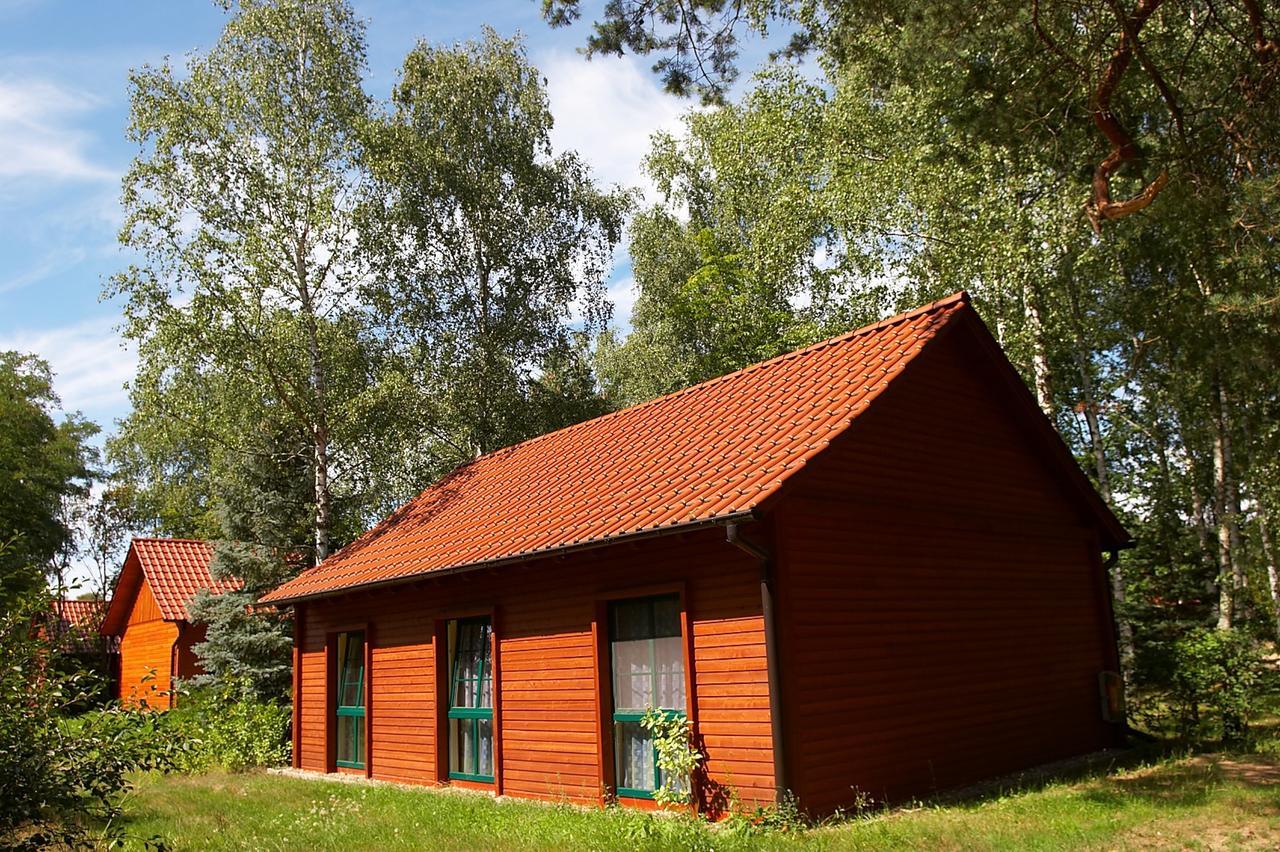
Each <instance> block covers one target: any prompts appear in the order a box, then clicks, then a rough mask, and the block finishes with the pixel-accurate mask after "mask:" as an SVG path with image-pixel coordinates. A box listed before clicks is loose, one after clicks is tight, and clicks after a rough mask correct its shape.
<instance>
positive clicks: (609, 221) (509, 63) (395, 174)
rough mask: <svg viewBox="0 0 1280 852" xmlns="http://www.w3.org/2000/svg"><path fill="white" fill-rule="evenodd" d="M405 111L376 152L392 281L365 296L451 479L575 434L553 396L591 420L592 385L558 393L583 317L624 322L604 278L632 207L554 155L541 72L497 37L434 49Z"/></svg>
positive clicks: (414, 55) (374, 214)
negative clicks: (521, 445)
mask: <svg viewBox="0 0 1280 852" xmlns="http://www.w3.org/2000/svg"><path fill="white" fill-rule="evenodd" d="M392 106H393V109H392V111H391V112H390V113H389V114H388V115H386V116H384V117H382V118H380V119H379V120H378V121H377V122H376V123H375V125H374V132H375V138H376V142H375V143H374V144H372V145H371V146H370V158H371V159H370V162H371V165H372V168H373V173H374V175H375V177H376V178H377V192H376V194H375V196H374V197H373V199H372V200H371V202H370V204H369V206H368V207H367V209H366V214H367V216H368V217H369V221H370V222H371V223H372V224H371V227H370V228H368V229H367V232H366V238H367V240H369V241H370V242H369V243H368V248H369V250H370V252H371V256H375V257H377V259H378V261H377V263H378V266H377V269H378V274H377V275H376V276H375V277H374V278H373V279H372V280H371V281H369V282H368V284H367V286H366V287H365V288H364V290H363V291H362V292H363V295H364V298H365V299H366V300H367V301H368V303H369V304H370V305H371V306H372V307H373V309H374V315H375V317H376V319H377V322H378V323H379V325H380V326H381V328H382V331H381V332H380V337H381V339H382V340H383V341H384V342H385V344H386V351H387V353H388V357H389V358H391V359H393V360H394V362H395V363H396V364H397V365H398V369H400V370H403V371H405V372H406V374H407V375H408V376H409V377H410V381H411V384H412V385H413V386H415V387H416V388H417V389H418V393H420V394H421V395H422V396H423V398H424V401H423V402H421V403H420V404H421V405H423V406H424V407H427V406H429V408H430V411H431V415H430V419H429V423H430V425H431V426H433V427H434V429H433V434H432V437H433V438H434V443H435V445H436V447H437V448H438V458H439V459H440V462H441V466H443V465H444V464H447V463H449V462H453V463H456V462H458V461H461V460H463V459H465V458H469V457H471V456H473V455H474V454H476V453H479V452H486V451H489V450H493V449H496V448H498V447H501V446H505V445H507V444H510V443H514V442H516V441H519V440H522V439H523V438H527V437H530V436H531V435H533V434H537V430H539V429H540V428H546V427H548V426H560V425H564V424H565V422H567V421H558V419H557V418H552V419H551V420H550V421H548V420H546V419H544V416H543V415H545V414H546V413H547V412H548V411H549V410H550V409H548V408H547V407H546V406H545V405H541V404H540V403H536V402H535V396H537V397H539V398H542V399H543V400H545V399H546V397H547V394H548V392H549V391H550V390H551V389H552V388H556V389H557V391H558V392H560V393H562V394H572V396H565V397H564V398H563V400H562V401H563V403H564V405H563V406H559V407H560V408H561V409H562V410H563V411H564V412H565V414H566V416H570V417H572V416H576V412H579V411H587V410H590V409H591V406H590V405H586V407H585V408H584V407H583V405H582V404H581V403H585V402H587V401H589V399H590V398H591V397H593V396H594V392H593V390H592V389H591V388H590V386H589V384H590V383H589V382H587V383H585V384H584V383H583V382H582V381H575V382H569V383H566V382H563V381H560V380H558V379H557V380H556V381H552V382H546V381H543V380H542V379H543V378H545V377H546V374H547V372H548V371H561V372H562V371H563V368H564V367H565V366H566V365H568V364H571V363H574V362H575V358H576V356H575V352H574V343H573V340H572V336H571V326H570V323H571V322H572V321H573V320H574V313H575V312H576V313H577V314H578V315H580V316H581V317H582V322H583V323H584V324H585V327H586V328H587V329H588V330H591V329H595V328H599V327H601V326H602V325H603V324H604V322H606V321H607V319H608V305H607V302H606V301H605V300H604V276H605V274H606V273H607V271H608V269H609V267H610V265H611V262H612V249H613V246H614V244H615V243H616V241H617V240H618V238H619V232H620V228H621V217H622V213H623V211H624V209H625V207H626V196H625V195H624V194H623V193H621V192H618V191H614V192H608V193H606V192H601V191H600V190H598V189H597V188H596V186H595V184H594V182H593V181H592V180H591V177H590V173H589V170H588V169H587V167H586V165H585V164H584V163H583V162H582V161H581V160H580V159H579V158H578V157H577V156H576V155H575V154H572V153H565V154H559V155H556V154H554V153H553V152H552V148H551V141H550V130H551V124H552V118H551V113H550V110H549V107H548V103H547V96H546V92H545V90H544V89H543V86H542V83H541V80H540V78H539V76H538V73H537V70H536V69H535V68H533V66H531V65H530V64H529V62H528V60H527V58H526V56H525V53H524V49H523V47H522V46H521V45H520V43H519V42H517V41H513V40H506V39H502V38H500V37H499V36H497V35H496V34H495V33H494V32H493V31H491V30H488V31H486V33H485V35H484V37H483V38H482V39H481V40H479V41H475V42H467V43H465V44H461V45H458V46H455V47H453V48H438V47H432V46H429V45H426V44H420V45H419V46H418V47H417V48H415V49H414V50H413V51H412V52H411V53H410V54H409V56H408V57H407V58H406V60H405V64H404V68H403V70H402V72H401V78H400V82H399V84H398V85H397V87H396V89H395V92H394V94H393V97H392ZM577 364H578V367H579V368H580V367H581V364H582V362H581V360H580V359H578V360H577ZM562 378H563V376H562ZM428 401H429V402H428ZM539 407H541V410H542V414H541V415H536V414H535V413H534V412H535V409H536V408H539ZM556 407H557V406H554V405H553V406H552V408H556ZM570 412H574V413H572V414H571V413H570Z"/></svg>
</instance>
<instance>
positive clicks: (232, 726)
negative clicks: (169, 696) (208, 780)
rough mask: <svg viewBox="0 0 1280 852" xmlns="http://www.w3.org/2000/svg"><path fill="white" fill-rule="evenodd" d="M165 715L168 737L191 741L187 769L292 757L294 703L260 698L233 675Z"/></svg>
mask: <svg viewBox="0 0 1280 852" xmlns="http://www.w3.org/2000/svg"><path fill="white" fill-rule="evenodd" d="M165 715H166V719H165V724H164V727H165V729H166V731H167V734H168V736H169V737H170V738H172V739H173V740H176V741H180V742H183V743H185V744H186V745H187V748H186V749H185V751H184V752H183V758H182V760H181V761H180V762H179V768H181V769H183V770H186V771H200V770H203V769H209V768H212V767H215V766H220V767H224V768H226V769H230V770H232V771H235V772H238V771H241V770H244V769H249V768H253V767H258V766H281V765H284V764H287V763H288V762H289V758H290V754H291V751H292V744H291V741H290V722H291V720H292V712H291V709H290V707H289V705H286V704H279V703H277V702H274V701H266V700H262V699H259V698H256V697H254V695H253V694H252V691H251V689H250V688H249V685H248V684H245V683H241V682H238V681H236V680H234V679H232V680H230V681H228V682H224V683H221V684H219V685H217V686H211V687H205V688H203V689H197V690H195V691H193V692H190V693H187V694H184V695H183V696H182V698H181V700H180V701H179V703H178V707H177V708H176V709H174V710H171V711H169V712H168V713H167V714H165Z"/></svg>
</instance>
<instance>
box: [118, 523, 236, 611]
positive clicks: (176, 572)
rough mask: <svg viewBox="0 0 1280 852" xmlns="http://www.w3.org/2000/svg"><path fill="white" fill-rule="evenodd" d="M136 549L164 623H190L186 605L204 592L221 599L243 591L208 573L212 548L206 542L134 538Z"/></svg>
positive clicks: (234, 584) (182, 539)
mask: <svg viewBox="0 0 1280 852" xmlns="http://www.w3.org/2000/svg"><path fill="white" fill-rule="evenodd" d="M133 549H134V551H135V552H136V553H137V554H138V560H139V561H140V562H141V563H142V573H143V575H144V576H145V577H146V578H147V585H149V586H150V587H151V594H153V595H155V596H156V603H157V604H159V606H160V614H161V615H162V616H164V619H165V621H185V620H187V619H189V618H190V613H189V612H188V611H187V605H188V604H190V603H191V599H192V598H194V597H195V596H196V593H197V592H199V591H200V590H201V589H208V590H209V591H210V592H212V593H213V594H215V595H220V594H222V593H223V592H230V591H233V590H235V589H238V588H240V584H239V583H237V582H228V581H225V580H218V579H215V578H214V576H213V575H212V574H210V573H209V560H210V559H212V558H213V545H212V544H211V543H209V542H207V541H197V540H194V539H186V538H135V539H134V540H133Z"/></svg>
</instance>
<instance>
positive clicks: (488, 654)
mask: <svg viewBox="0 0 1280 852" xmlns="http://www.w3.org/2000/svg"><path fill="white" fill-rule="evenodd" d="M448 642H449V712H448V714H447V715H448V725H449V777H450V778H453V779H458V780H460V781H475V782H479V783H482V784H491V783H493V762H494V752H493V621H492V620H491V619H490V618H489V617H488V616H483V617H478V618H463V619H458V620H455V621H451V622H449V628H448Z"/></svg>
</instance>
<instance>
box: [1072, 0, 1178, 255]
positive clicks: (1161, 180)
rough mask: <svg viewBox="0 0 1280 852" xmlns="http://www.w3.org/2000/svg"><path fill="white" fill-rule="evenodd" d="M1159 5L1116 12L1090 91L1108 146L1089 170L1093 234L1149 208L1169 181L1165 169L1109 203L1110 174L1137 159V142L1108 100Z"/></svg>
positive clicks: (1151, 1)
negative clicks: (1103, 63)
mask: <svg viewBox="0 0 1280 852" xmlns="http://www.w3.org/2000/svg"><path fill="white" fill-rule="evenodd" d="M1163 2H1164V0H1138V4H1137V6H1136V7H1135V8H1134V10H1133V14H1132V15H1124V14H1123V12H1121V13H1120V14H1121V16H1122V19H1123V24H1122V31H1121V33H1120V40H1119V41H1118V42H1117V43H1116V47H1115V50H1114V51H1112V53H1111V59H1110V61H1108V63H1107V67H1106V69H1105V70H1104V71H1103V73H1102V79H1101V80H1099V81H1098V86H1097V88H1096V89H1095V90H1094V94H1093V104H1092V114H1093V123H1094V125H1095V126H1096V127H1097V128H1098V130H1100V131H1101V132H1102V135H1103V136H1105V137H1106V139H1107V141H1108V142H1110V143H1111V153H1109V154H1108V155H1107V156H1106V157H1105V158H1103V160H1102V162H1100V163H1099V164H1098V166H1097V168H1095V169H1094V171H1093V197H1092V198H1091V199H1090V201H1089V203H1088V204H1087V205H1085V215H1087V216H1088V217H1089V223H1090V224H1091V225H1092V226H1093V230H1094V233H1101V230H1102V221H1103V220H1104V219H1105V220H1113V219H1121V218H1123V217H1125V216H1129V215H1132V214H1134V213H1137V212H1138V211H1139V210H1143V209H1145V208H1147V207H1148V206H1150V204H1151V202H1153V201H1155V199H1156V196H1157V195H1159V194H1160V191H1161V190H1162V189H1164V187H1165V184H1167V183H1168V182H1169V172H1168V170H1167V169H1165V170H1161V172H1160V174H1158V175H1157V176H1156V178H1155V179H1154V180H1152V181H1151V182H1150V183H1148V184H1147V185H1146V186H1145V187H1144V188H1143V189H1142V191H1141V192H1139V193H1138V194H1137V195H1134V196H1132V197H1130V198H1126V199H1124V200H1122V201H1113V200H1112V198H1111V177H1112V175H1113V174H1115V172H1116V171H1117V170H1119V168H1120V167H1121V166H1123V165H1124V164H1125V163H1127V162H1130V161H1132V160H1137V159H1140V157H1141V154H1140V152H1139V151H1138V146H1137V143H1135V142H1134V141H1133V137H1132V136H1130V135H1129V131H1127V130H1125V128H1124V125H1122V124H1121V123H1120V120H1119V119H1118V118H1116V115H1115V113H1113V112H1112V111H1111V98H1112V96H1113V95H1114V94H1115V92H1116V89H1117V88H1119V85H1120V80H1121V79H1122V78H1123V77H1124V74H1125V72H1126V71H1127V70H1128V69H1129V65H1130V63H1131V62H1132V61H1133V56H1134V46H1135V39H1136V38H1137V34H1138V32H1139V31H1140V30H1141V29H1142V27H1143V25H1144V24H1146V22H1147V20H1148V19H1150V17H1151V15H1152V13H1154V12H1155V11H1156V9H1158V8H1159V7H1160V5H1161V4H1162V3H1163Z"/></svg>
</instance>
